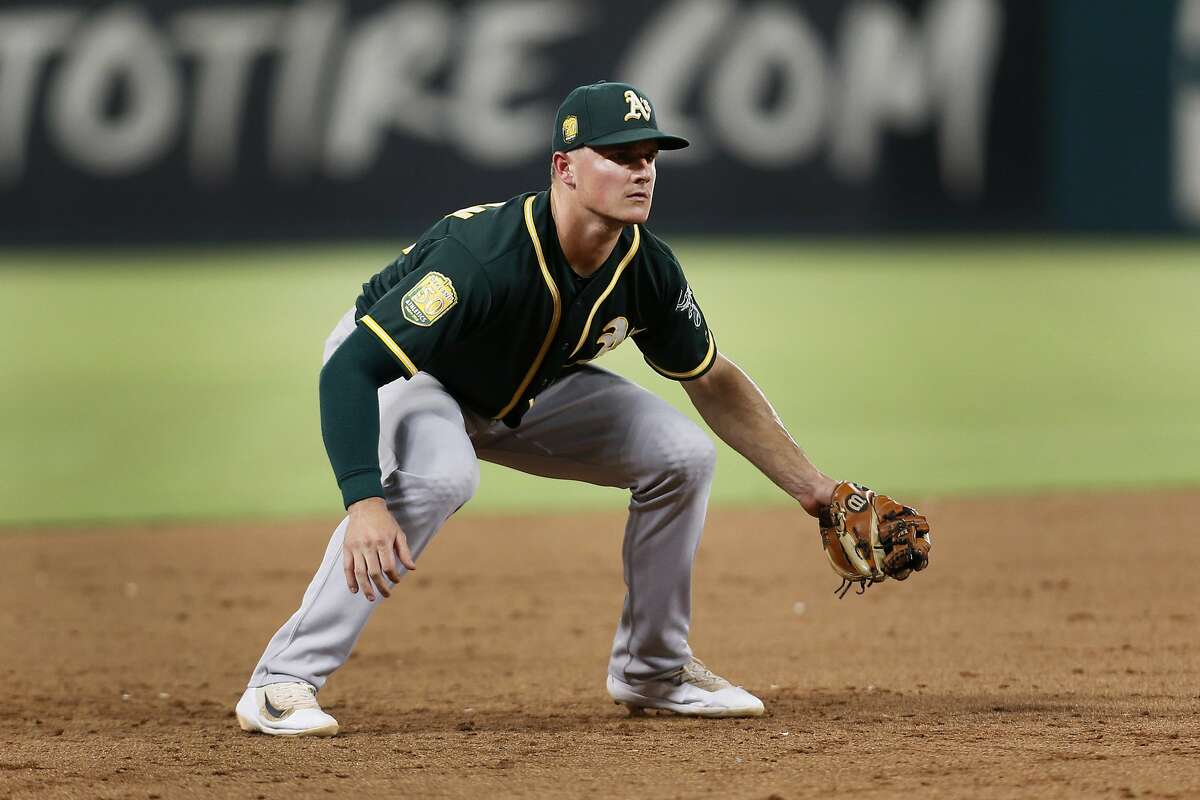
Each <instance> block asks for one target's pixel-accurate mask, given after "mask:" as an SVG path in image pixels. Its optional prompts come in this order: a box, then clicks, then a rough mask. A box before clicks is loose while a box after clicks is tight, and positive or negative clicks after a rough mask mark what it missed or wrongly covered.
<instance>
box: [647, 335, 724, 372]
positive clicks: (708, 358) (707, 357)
mask: <svg viewBox="0 0 1200 800" xmlns="http://www.w3.org/2000/svg"><path fill="white" fill-rule="evenodd" d="M716 351H717V343H716V341H715V340H714V339H713V335H712V331H709V333H708V352H707V353H705V354H704V360H703V361H701V362H700V366H698V367H696V368H695V369H693V370H690V371H688V372H671V371H670V370H666V369H663V368H662V367H660V366H658V365H657V364H655V363H654V362H653V361H651V360H650V359H648V358H647V359H646V363H647V364H649V365H650V366H652V367H654V369H655V371H656V372H659V373H661V374H663V375H666V376H667V377H668V378H674V379H675V380H677V381H686V380H687V379H688V378H694V377H696V376H697V375H699V374H700V373H701V372H704V370H706V369H708V365H709V364H710V363H712V360H713V355H714V354H715V353H716Z"/></svg>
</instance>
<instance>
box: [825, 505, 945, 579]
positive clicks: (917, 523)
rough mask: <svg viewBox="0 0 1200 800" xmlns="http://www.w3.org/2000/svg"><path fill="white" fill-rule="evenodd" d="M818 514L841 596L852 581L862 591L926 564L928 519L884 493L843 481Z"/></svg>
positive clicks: (914, 570)
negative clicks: (829, 501)
mask: <svg viewBox="0 0 1200 800" xmlns="http://www.w3.org/2000/svg"><path fill="white" fill-rule="evenodd" d="M818 519H819V520H820V524H821V542H822V544H823V545H824V547H825V555H827V556H828V557H829V563H830V565H831V566H832V567H833V570H834V572H836V573H837V574H838V575H839V576H841V578H842V585H841V586H839V587H838V589H837V591H838V592H841V596H845V594H846V592H847V591H849V590H850V587H851V586H854V585H856V584H857V585H858V586H859V587H860V591H859V594H862V592H864V591H866V588H867V587H868V586H870V585H872V584H874V583H879V582H880V581H882V580H885V579H887V578H894V579H895V580H898V581H902V580H904V579H905V578H907V577H908V576H909V575H911V574H912V573H913V572H919V571H920V570H923V569H925V567H927V566H929V548H930V546H931V545H932V540H931V538H930V535H929V520H927V519H926V518H925V517H924V515H922V514H920V513H918V512H917V510H916V509H915V508H912V507H911V506H906V505H902V504H901V503H897V502H896V501H895V500H893V499H892V498H890V497H888V496H887V495H884V494H876V493H875V492H873V491H871V490H870V489H868V488H867V487H865V486H860V485H859V484H856V483H848V482H845V481H843V482H842V483H839V484H838V485H837V486H836V487H835V488H834V490H833V500H832V502H831V503H830V504H829V506H828V507H827V508H825V509H823V510H822V511H821V513H820V514H819V515H818Z"/></svg>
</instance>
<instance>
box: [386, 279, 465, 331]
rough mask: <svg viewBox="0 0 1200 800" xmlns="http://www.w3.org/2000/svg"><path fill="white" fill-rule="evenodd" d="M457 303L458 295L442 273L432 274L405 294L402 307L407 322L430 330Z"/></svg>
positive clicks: (401, 303) (401, 302)
mask: <svg viewBox="0 0 1200 800" xmlns="http://www.w3.org/2000/svg"><path fill="white" fill-rule="evenodd" d="M457 302H458V293H457V292H456V291H454V284H453V283H452V282H451V281H450V279H449V278H447V277H446V276H445V275H443V274H442V273H440V272H430V273H429V274H428V275H426V276H425V277H424V278H421V280H419V281H418V282H417V285H416V286H414V287H412V288H411V289H409V290H408V291H407V292H405V293H404V298H403V299H402V300H401V301H400V305H401V308H402V309H403V311H404V318H405V319H406V320H408V321H409V322H411V323H412V324H413V325H420V326H421V327H422V328H428V327H429V326H430V325H432V324H433V323H435V322H437V321H438V319H439V318H440V317H441V316H442V315H443V314H445V313H446V312H447V311H449V310H450V309H451V308H453V307H454V304H455V303H457Z"/></svg>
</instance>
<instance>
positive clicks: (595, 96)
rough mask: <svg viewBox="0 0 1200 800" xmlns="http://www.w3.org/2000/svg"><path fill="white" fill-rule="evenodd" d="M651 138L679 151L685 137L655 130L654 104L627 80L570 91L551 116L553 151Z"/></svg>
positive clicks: (656, 126) (683, 145)
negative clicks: (552, 116) (552, 117)
mask: <svg viewBox="0 0 1200 800" xmlns="http://www.w3.org/2000/svg"><path fill="white" fill-rule="evenodd" d="M646 139H654V140H655V141H657V142H658V146H659V147H660V148H661V149H663V150H680V149H682V148H684V147H687V146H688V140H687V139H683V138H681V137H679V136H671V135H669V134H666V133H663V132H662V131H660V130H659V129H658V122H657V118H656V116H655V114H654V107H653V106H652V105H650V101H649V100H647V99H646V96H645V95H644V94H642V93H641V92H639V91H638V90H637V89H635V88H634V87H632V86H630V85H629V84H628V83H609V82H608V81H600V82H599V83H593V84H589V85H588V86H580V87H578V88H576V89H573V90H571V93H570V94H569V95H567V99H566V100H563V102H562V105H561V106H559V107H558V114H556V115H555V117H554V152H558V151H560V150H561V151H563V152H566V151H568V150H575V149H576V148H579V147H584V146H592V145H605V144H626V143H628V142H641V141H644V140H646Z"/></svg>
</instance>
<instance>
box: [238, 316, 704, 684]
mask: <svg viewBox="0 0 1200 800" xmlns="http://www.w3.org/2000/svg"><path fill="white" fill-rule="evenodd" d="M354 325H355V323H354V317H353V312H349V313H347V314H346V316H345V317H343V318H342V320H341V322H340V323H339V324H338V326H337V328H335V329H334V332H333V334H332V335H331V336H330V337H329V339H328V341H327V342H326V346H325V359H326V360H328V358H329V356H330V355H332V353H333V351H334V350H335V349H336V348H337V347H338V345H340V344H341V343H342V341H344V340H345V338H346V337H347V336H349V335H350V333H351V332H352V331H353V330H354ZM379 405H380V439H379V464H380V467H381V470H382V474H383V476H384V480H383V488H384V493H385V499H386V501H387V504H388V508H389V509H390V510H391V512H392V515H393V516H394V517H395V518H396V521H397V523H399V525H400V528H401V529H402V530H403V531H404V533H405V535H406V536H407V537H408V545H409V547H410V548H411V549H412V553H413V557H414V558H419V557H420V555H421V552H422V551H423V550H424V549H425V546H426V545H428V544H429V541H430V540H431V539H432V538H433V535H434V534H435V533H437V531H438V530H439V529H440V528H441V527H442V525H443V524H444V523H445V522H446V520H447V519H448V518H449V517H450V515H452V514H453V513H454V512H455V511H457V510H458V509H459V508H461V507H462V506H463V504H465V503H466V502H467V501H468V500H470V499H471V496H472V495H473V494H474V492H475V489H476V488H477V487H478V485H479V464H478V460H477V459H483V460H485V461H489V462H492V463H496V464H502V465H505V466H508V467H512V468H514V469H518V470H521V471H522V472H527V473H531V474H534V475H543V476H546V477H550V478H562V479H567V480H577V481H586V482H588V483H593V484H598V485H601V486H619V487H624V488H626V489H629V490H630V492H631V499H630V502H629V520H628V523H627V524H626V526H625V540H624V546H623V547H622V551H621V552H622V558H623V560H624V567H625V586H626V588H627V592H626V595H625V606H624V609H623V610H622V612H621V620H620V623H619V624H618V626H617V633H616V636H615V637H614V639H613V648H612V654H611V657H610V660H609V667H608V669H609V672H610V673H611V674H612V675H613V676H615V677H617V678H619V679H621V680H624V681H626V682H630V681H635V682H636V681H645V680H651V679H654V678H657V677H660V676H663V675H665V674H667V673H669V672H671V671H673V670H676V669H678V668H679V667H681V666H683V665H684V664H685V663H687V661H688V660H689V659H690V658H691V649H690V647H689V646H688V627H689V624H690V621H691V579H692V562H693V560H694V558H695V554H696V548H697V546H698V545H699V543H700V534H701V531H702V530H703V528H704V515H705V511H706V509H707V506H708V494H709V488H710V486H711V484H712V474H713V464H714V457H715V451H714V448H713V444H712V441H711V440H710V439H709V438H708V436H707V435H706V434H705V433H703V432H702V431H701V430H700V429H699V428H698V427H697V426H696V425H695V424H694V423H693V422H691V420H689V419H687V417H685V416H684V415H683V414H681V413H680V412H679V411H677V410H675V409H674V408H672V407H671V406H670V405H669V404H668V403H666V402H665V401H663V400H661V399H660V398H658V397H656V396H655V395H653V394H651V393H650V392H648V391H646V390H645V389H643V388H641V387H640V386H637V385H636V384H634V383H631V382H630V381H627V380H625V379H624V378H622V377H620V376H618V375H614V374H613V373H611V372H608V371H607V370H603V369H599V368H597V367H594V366H591V365H587V366H584V367H582V368H580V369H578V370H577V371H575V372H574V373H572V374H570V375H567V376H565V377H563V378H561V379H560V380H558V381H557V382H555V383H554V384H553V385H552V386H550V387H549V388H548V389H547V390H546V391H544V392H543V393H541V394H540V395H538V398H537V402H536V403H534V405H533V408H532V409H530V411H529V413H527V414H526V415H525V417H524V419H523V420H522V422H521V426H520V427H519V428H517V429H515V430H514V429H510V428H508V427H507V426H505V425H504V424H503V423H501V422H498V421H493V420H489V419H486V418H484V417H481V416H479V415H478V414H475V413H473V412H471V411H469V410H467V409H464V408H462V407H461V406H459V404H458V403H457V402H456V401H455V400H454V398H452V397H451V396H450V395H449V394H448V393H447V392H446V390H445V388H443V386H442V384H441V383H440V382H439V381H438V380H437V379H436V378H434V377H432V376H431V375H428V374H427V373H420V374H418V375H417V376H416V377H414V378H412V379H411V380H407V381H406V380H397V381H395V382H393V383H391V384H389V385H387V386H384V387H383V388H381V389H380V390H379ZM348 524H349V518H346V519H343V520H342V522H341V524H340V525H338V527H337V529H336V530H334V532H333V536H332V538H331V539H330V540H329V546H328V547H327V548H326V550H325V556H324V559H323V560H322V561H321V566H320V567H319V568H318V569H317V573H316V575H314V576H313V579H312V582H311V583H310V584H309V585H308V589H307V590H306V591H305V593H304V598H303V600H302V601H301V603H300V608H299V609H297V610H296V612H295V613H294V614H293V615H292V616H291V618H290V619H289V620H288V621H287V622H286V623H284V625H283V627H282V628H280V629H279V631H278V632H276V634H275V635H274V636H273V637H272V638H271V641H270V642H269V643H268V644H267V649H266V651H265V652H264V653H263V655H262V658H261V659H260V660H259V662H258V665H257V666H256V667H255V668H254V672H253V674H252V675H251V677H250V681H249V685H250V686H265V685H267V684H270V683H280V682H290V681H305V682H307V683H310V684H312V685H313V686H315V687H317V688H318V689H319V688H321V687H322V686H323V685H324V684H325V681H326V679H327V678H328V677H329V675H330V674H332V673H333V671H334V670H336V669H337V668H338V667H340V666H341V665H342V664H344V663H345V662H346V659H348V658H349V657H350V651H351V649H352V648H353V647H354V643H355V642H356V641H357V640H358V636H359V634H360V633H361V632H362V630H363V627H364V626H365V625H366V623H367V619H368V618H369V617H370V616H371V612H373V611H374V610H375V609H376V608H377V607H378V606H379V605H380V603H381V602H382V598H380V599H377V600H376V602H374V603H371V602H368V601H367V600H366V598H364V597H363V594H362V593H361V592H359V593H358V594H351V592H350V590H349V589H347V588H346V581H345V577H344V575H343V571H342V543H343V540H344V538H345V535H346V527H347V525H348ZM396 566H397V569H398V570H399V571H400V572H401V574H403V572H404V568H403V567H401V566H400V565H399V564H398V563H397V565H396ZM385 580H386V578H385Z"/></svg>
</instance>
